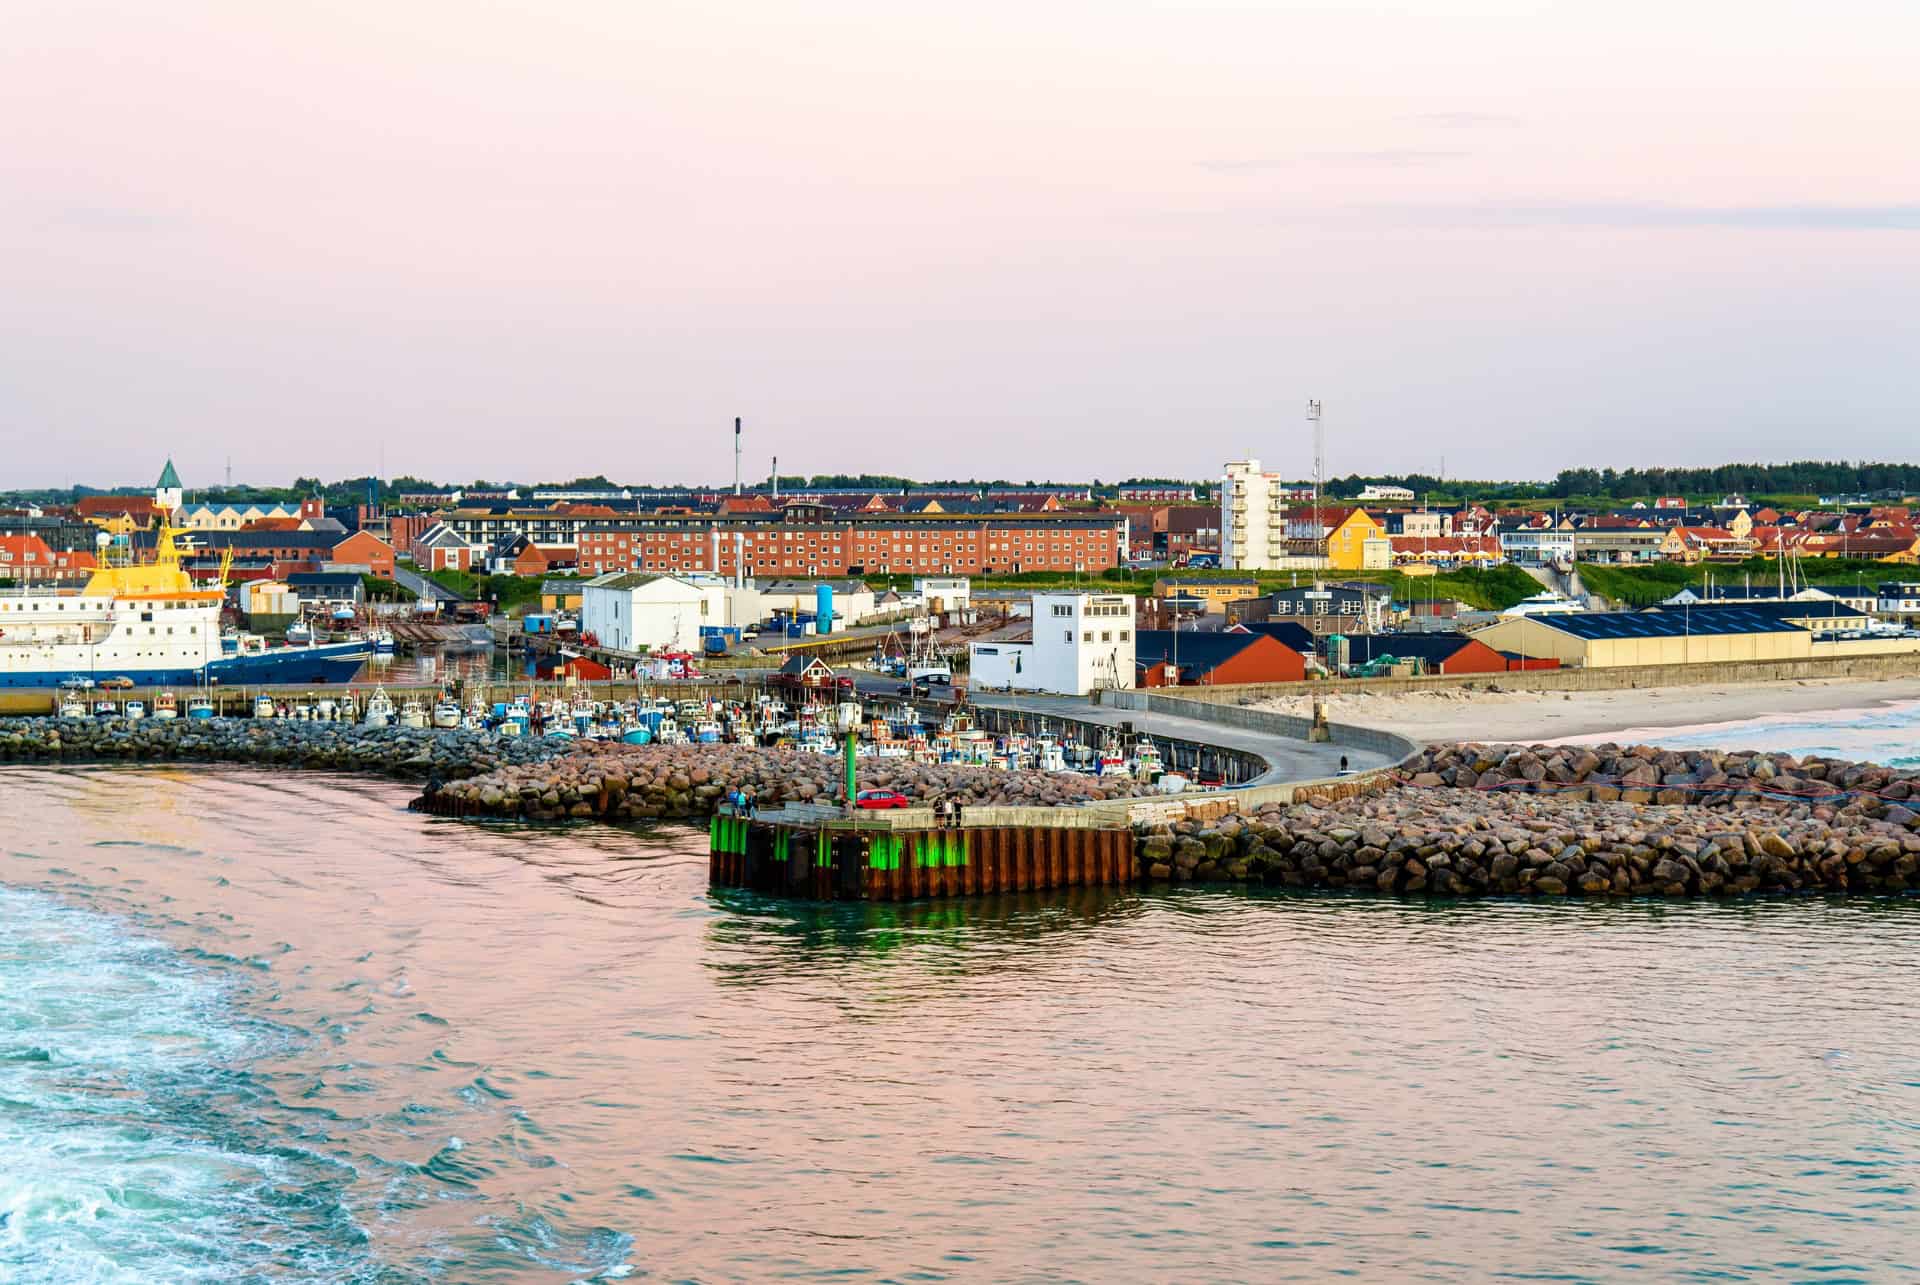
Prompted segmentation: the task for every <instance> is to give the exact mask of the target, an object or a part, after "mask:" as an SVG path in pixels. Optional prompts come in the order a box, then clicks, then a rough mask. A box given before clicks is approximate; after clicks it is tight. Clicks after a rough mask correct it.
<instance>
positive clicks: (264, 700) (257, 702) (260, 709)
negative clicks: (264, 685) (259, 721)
mask: <svg viewBox="0 0 1920 1285" xmlns="http://www.w3.org/2000/svg"><path fill="white" fill-rule="evenodd" d="M279 712H280V711H279V710H278V709H277V708H275V707H274V703H273V697H271V696H256V697H254V698H253V716H254V717H255V718H273V717H275V716H276V715H277V714H279Z"/></svg>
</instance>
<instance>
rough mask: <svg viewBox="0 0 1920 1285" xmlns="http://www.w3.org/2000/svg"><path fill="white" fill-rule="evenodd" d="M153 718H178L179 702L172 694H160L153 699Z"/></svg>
mask: <svg viewBox="0 0 1920 1285" xmlns="http://www.w3.org/2000/svg"><path fill="white" fill-rule="evenodd" d="M153 716H154V717H155V718H159V719H170V718H179V717H180V700H179V698H178V697H177V696H175V695H174V694H173V693H172V692H161V693H160V694H159V695H158V696H155V697H154V698H153Z"/></svg>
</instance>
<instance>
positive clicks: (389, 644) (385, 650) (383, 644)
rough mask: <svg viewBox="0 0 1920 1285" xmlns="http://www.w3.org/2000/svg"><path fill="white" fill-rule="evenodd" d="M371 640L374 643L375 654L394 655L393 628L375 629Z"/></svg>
mask: <svg viewBox="0 0 1920 1285" xmlns="http://www.w3.org/2000/svg"><path fill="white" fill-rule="evenodd" d="M371 641H372V643H373V654H374V655H376V656H391V655H393V631H392V630H391V629H376V630H374V631H373V637H372V639H371Z"/></svg>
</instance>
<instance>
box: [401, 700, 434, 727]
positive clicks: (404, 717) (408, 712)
mask: <svg viewBox="0 0 1920 1285" xmlns="http://www.w3.org/2000/svg"><path fill="white" fill-rule="evenodd" d="M426 725H427V707H426V706H424V705H422V704H421V703H420V702H419V701H417V700H409V701H408V702H407V703H406V704H404V705H402V706H401V707H400V726H402V727H411V728H424V727H425V726H426Z"/></svg>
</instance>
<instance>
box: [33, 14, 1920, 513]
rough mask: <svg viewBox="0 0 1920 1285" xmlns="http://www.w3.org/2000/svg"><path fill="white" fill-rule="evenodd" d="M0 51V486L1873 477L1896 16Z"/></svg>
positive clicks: (1888, 272)
mask: <svg viewBox="0 0 1920 1285" xmlns="http://www.w3.org/2000/svg"><path fill="white" fill-rule="evenodd" d="M8 32H9V37H10V39H9V41H8V42H7V43H6V46H5V47H4V48H0V114H3V116H4V119H5V120H6V121H7V125H6V126H4V127H0V273H4V279H5V281H6V283H7V284H6V286H5V288H4V289H0V448H4V455H0V459H4V465H0V489H6V488H13V487H32V486H48V485H65V484H69V483H71V482H74V481H91V482H93V483H94V484H97V485H144V484H146V483H147V482H149V481H150V480H151V478H152V477H154V476H156V475H157V474H158V471H159V467H160V465H161V463H162V462H163V461H164V460H165V458H166V457H168V456H171V457H172V458H173V459H174V461H175V462H176V465H177V466H178V468H179V471H180V473H181V476H182V479H183V481H184V482H185V483H186V484H187V486H189V487H190V488H200V487H206V486H211V485H215V484H218V483H219V482H220V480H221V479H222V478H223V477H224V474H225V469H226V462H227V460H228V458H229V457H230V458H231V459H232V463H233V474H234V476H235V478H236V479H238V480H241V481H249V482H253V483H255V484H260V485H286V484H287V483H289V482H291V481H292V480H293V478H295V477H296V476H299V475H303V474H310V475H317V476H320V477H322V478H333V477H341V476H349V475H353V474H357V473H378V474H380V475H382V476H388V477H391V476H397V475H403V474H412V475H417V476H421V477H429V478H443V479H448V480H451V479H453V478H456V477H466V478H471V477H503V476H504V477H514V476H518V477H522V478H545V477H553V478H564V477H571V476H575V475H582V474H595V473H604V474H606V475H607V476H609V477H614V478H628V479H647V480H659V481H662V482H694V483H712V484H717V483H719V482H720V481H723V480H727V479H730V478H731V476H732V434H731V423H732V417H733V416H735V415H740V416H743V417H744V418H745V421H746V430H747V431H746V438H745V444H746V456H745V463H744V467H743V472H744V473H745V475H746V476H748V477H749V478H753V477H764V476H765V475H766V474H767V472H768V471H769V468H770V463H771V457H772V456H775V455H777V456H779V458H780V463H781V467H782V470H783V471H784V472H788V473H805V474H819V473H839V472H845V473H858V472H862V471H867V472H876V473H891V474H904V475H908V476H921V477H929V476H931V477H948V476H968V475H977V476H982V477H1017V478H1021V479H1024V478H1026V477H1034V478H1036V479H1037V478H1044V477H1047V476H1053V477H1060V478H1070V479H1075V480H1078V479H1082V478H1088V477H1101V478H1104V479H1108V480H1112V479H1115V478H1119V477H1125V476H1134V475H1144V476H1161V475H1170V476H1191V477H1194V478H1210V477H1213V476H1215V475H1217V473H1218V471H1219V468H1220V465H1221V464H1222V462H1224V461H1225V460H1227V459H1231V458H1240V457H1243V456H1246V455H1253V456H1256V457H1258V458H1259V459H1261V460H1262V462H1263V463H1264V464H1265V465H1266V466H1267V467H1268V468H1271V469H1277V470H1281V471H1284V472H1287V473H1289V474H1294V475H1303V474H1305V473H1307V472H1310V469H1311V465H1310V446H1309V445H1308V443H1307V435H1306V433H1305V431H1304V425H1303V422H1302V415H1301V412H1302V408H1303V405H1304V403H1305V401H1306V400H1307V399H1308V398H1310V397H1311V398H1319V399H1321V400H1322V401H1323V402H1324V403H1325V405H1326V424H1327V430H1328V452H1327V472H1328V475H1329V476H1335V475H1346V474H1351V473H1369V474H1379V473H1403V472H1425V473H1436V472H1439V471H1440V470H1441V467H1442V461H1443V459H1444V467H1445V471H1446V473H1447V475H1449V476H1458V477H1474V478H1512V479H1527V478H1535V479H1543V478H1550V477H1552V475H1553V474H1554V473H1555V472H1557V471H1558V470H1560V469H1561V468H1572V467H1596V468H1598V467H1607V466H1614V467H1620V468H1624V467H1628V466H1636V465H1637V466H1658V465H1670V466H1699V465H1714V464H1720V463H1725V462H1729V461H1736V460H1738V461H1792V460H1803V459H1885V460H1901V459H1912V458H1914V455H1913V449H1912V446H1911V442H1912V441H1913V430H1914V428H1915V427H1916V420H1917V418H1920V417H1917V416H1916V408H1920V374H1917V373H1916V363H1915V361H1914V356H1913V354H1914V353H1915V352H1916V351H1920V342H1917V341H1920V322H1916V316H1917V315H1920V308H1916V304H1917V303H1920V235H1916V234H1920V167H1917V166H1915V165H1914V163H1913V157H1912V153H1913V143H1912V139H1913V138H1914V137H1915V135H1916V133H1920V129H1917V128H1916V127H1920V94H1916V93H1915V92H1914V90H1913V88H1912V83H1911V82H1912V71H1911V60H1912V53H1911V51H1912V50H1913V49H1914V48H1915V47H1917V46H1920V10H1916V9H1915V8H1914V7H1913V6H1911V5H1903V4H1896V3H1892V2H1891V0H1859V2H1857V3H1854V4H1851V5H1847V6H1843V7H1842V8H1841V9H1840V10H1835V9H1834V8H1833V7H1832V6H1823V5H1815V4H1813V3H1810V2H1808V0H1760V2H1758V3H1751V4H1742V5H1738V6H1736V5H1733V4H1723V3H1708V4H1703V5H1695V6H1671V5H1660V6H1655V5H1653V4H1650V3H1645V0H1628V2H1626V3H1622V4H1618V5H1614V6H1609V7H1606V8H1604V9H1601V8H1596V7H1593V6H1584V5H1577V4H1572V3H1545V2H1539V0H1534V2H1529V0H1448V2H1442V0H1431V2H1429V3H1403V4H1399V5H1396V6H1392V7H1391V8H1390V9H1388V8H1380V7H1376V8H1374V9H1371V10H1368V11H1364V12H1359V11H1350V10H1349V9H1348V8H1347V7H1344V6H1338V5H1331V4H1324V3H1322V4H1287V3H1261V4H1254V3H1251V2H1250V0H1219V2H1216V3H1199V4H1186V5H1178V6H1172V5H1163V4H1157V3H1150V2H1149V0H1110V2H1109V3H1106V4H1101V5H1094V4H1090V3H1085V2H1084V0H1064V2H1062V3H1057V4H1054V5H1049V6H1031V5H1021V6H1016V5H1013V4H1009V3H1005V0H985V2H984V3H981V4H978V5H974V6H970V7H968V8H967V9H965V10H964V11H953V12H939V13H935V12H931V11H916V10H912V9H906V8H901V7H899V6H889V5H884V4H880V3H878V2H877V0H823V3H820V4H816V5H811V6H804V7H801V6H776V5H771V4H767V3H764V0H743V2H742V3H739V4H735V5H731V6H725V7H720V6H710V5H695V4H686V3H677V2H673V0H667V2H663V3H658V4H654V5H648V6H639V7H636V6H630V5H618V4H612V3H607V2H605V0H581V2H578V3H575V4H572V5H569V6H565V7H563V8H558V9H553V10H551V11H549V10H546V9H534V8H533V7H531V6H526V7H514V6H497V7H493V8H487V9H478V8H473V7H468V6H455V5H452V4H448V3H444V0H417V2H416V3H414V4H411V5H407V6H400V7H394V8H392V9H390V10H379V9H356V10H342V9H340V8H339V7H338V6H323V5H316V4H312V3H303V2H300V0H293V2H290V3H286V4H281V5H275V6H268V7H260V6H250V5H243V4H239V3H237V2H234V0H186V2H185V3H182V4H179V5H175V6H168V7H155V6H151V5H143V4H133V3H127V2H126V0H70V2H67V3H61V4H58V5H55V4H51V3H47V2H46V0H16V3H15V5H14V6H13V9H12V11H11V12H10V14H9V22H8Z"/></svg>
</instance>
